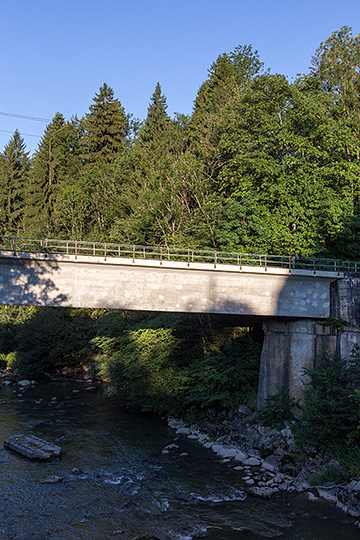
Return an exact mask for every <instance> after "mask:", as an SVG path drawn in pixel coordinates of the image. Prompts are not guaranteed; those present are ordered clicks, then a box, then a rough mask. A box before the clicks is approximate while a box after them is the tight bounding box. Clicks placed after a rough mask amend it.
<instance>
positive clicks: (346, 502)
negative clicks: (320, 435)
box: [164, 406, 360, 528]
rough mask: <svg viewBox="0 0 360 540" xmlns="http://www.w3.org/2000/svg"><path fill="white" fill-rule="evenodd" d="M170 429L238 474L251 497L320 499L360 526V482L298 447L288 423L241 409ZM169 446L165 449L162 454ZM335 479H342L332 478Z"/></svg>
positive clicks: (327, 460) (325, 458) (323, 457)
mask: <svg viewBox="0 0 360 540" xmlns="http://www.w3.org/2000/svg"><path fill="white" fill-rule="evenodd" d="M168 425H169V427H171V428H172V429H174V430H175V433H176V435H182V436H185V437H187V438H188V439H190V440H193V441H195V442H197V443H199V444H201V445H202V446H204V447H205V448H208V449H210V450H212V452H214V453H215V454H216V455H217V456H218V457H219V458H220V460H221V462H222V463H223V465H224V466H227V467H230V468H232V469H233V470H234V471H237V472H238V474H239V480H241V481H242V482H243V483H244V484H245V486H246V488H247V491H248V492H249V493H251V494H253V495H258V496H260V497H263V498H271V497H272V496H273V495H275V494H276V493H279V492H285V493H305V494H306V495H307V497H308V499H309V500H311V501H316V500H318V499H324V500H326V501H328V502H331V503H333V504H335V505H336V506H337V507H338V508H339V509H341V510H342V511H344V512H346V513H347V514H348V515H349V516H351V517H352V518H354V525H355V526H357V527H359V528H360V479H359V480H352V481H347V480H344V479H343V478H342V467H341V465H340V463H339V462H338V461H336V460H334V459H331V458H329V457H328V456H326V455H321V454H319V453H318V452H317V451H316V449H315V448H313V447H311V446H310V445H307V446H306V445H305V446H302V447H301V448H299V447H298V446H297V444H296V442H295V438H294V435H293V433H292V431H291V425H289V424H288V425H287V427H285V428H284V429H282V430H278V429H274V428H270V427H267V426H264V425H261V424H259V423H258V422H256V420H255V416H254V413H253V412H252V411H251V410H250V409H248V408H247V407H244V406H240V407H239V412H238V414H231V415H228V416H225V417H224V418H223V419H222V420H221V421H216V422H213V423H203V424H199V425H188V424H186V423H185V422H183V421H182V420H179V419H175V418H169V419H168ZM175 446H176V445H175ZM173 448H174V447H173V445H169V446H168V447H167V448H165V449H164V452H171V451H173ZM333 476H336V477H339V478H341V480H340V481H339V480H337V481H336V480H333V479H332V477H333Z"/></svg>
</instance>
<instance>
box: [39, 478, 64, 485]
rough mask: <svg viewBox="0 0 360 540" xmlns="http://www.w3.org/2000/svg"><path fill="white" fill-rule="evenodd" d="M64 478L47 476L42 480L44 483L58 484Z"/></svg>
mask: <svg viewBox="0 0 360 540" xmlns="http://www.w3.org/2000/svg"><path fill="white" fill-rule="evenodd" d="M62 481H63V478H62V477H61V476H49V477H48V478H45V480H42V481H41V483H42V484H58V483H59V482H62Z"/></svg>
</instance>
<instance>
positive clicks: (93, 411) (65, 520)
mask: <svg viewBox="0 0 360 540" xmlns="http://www.w3.org/2000/svg"><path fill="white" fill-rule="evenodd" d="M84 388H85V387H84V386H82V385H77V386H76V384H75V383H71V384H70V383H68V384H62V385H59V384H50V385H46V386H37V387H35V388H32V389H30V390H29V391H27V392H26V393H24V394H23V395H18V394H17V393H14V390H13V388H12V387H10V388H6V389H4V388H3V389H1V390H0V444H1V445H2V443H3V440H4V439H5V438H6V437H8V436H10V435H13V434H15V433H26V434H30V433H32V434H34V435H36V436H39V437H43V438H46V439H48V440H50V441H52V442H54V441H55V440H57V439H61V443H60V444H61V446H62V448H63V454H62V457H61V459H59V460H55V461H50V462H46V463H41V462H32V461H29V460H26V459H24V458H21V457H20V456H17V455H15V454H13V453H10V452H8V451H6V450H4V449H2V450H1V451H0V471H1V473H0V493H1V497H0V540H21V539H22V540H33V539H34V540H75V539H76V540H100V539H101V540H104V539H109V540H110V539H120V540H132V539H134V538H136V537H137V536H138V535H141V534H152V535H154V536H156V537H158V538H160V539H161V540H170V539H171V540H176V539H186V538H189V539H190V538H195V537H197V536H196V535H199V536H198V537H200V536H202V535H205V537H206V538H208V539H211V540H260V539H262V538H273V537H281V538H283V539H284V540H329V539H330V540H332V539H334V540H335V539H340V538H341V540H355V539H358V538H359V537H360V533H359V529H357V528H356V527H354V526H353V525H352V523H353V521H354V519H349V518H348V517H346V516H345V515H344V514H343V513H342V512H340V511H338V510H337V509H336V508H335V507H334V506H332V505H329V504H326V503H310V502H309V501H307V500H306V498H305V497H303V496H285V495H284V496H278V497H276V498H274V499H273V500H271V501H270V500H263V499H260V498H258V497H253V496H251V495H247V494H246V491H245V488H244V486H243V485H242V483H241V477H240V476H239V473H236V472H235V471H233V470H231V469H229V468H227V467H226V465H223V464H220V463H219V461H218V460H217V459H216V457H214V455H213V454H212V453H211V452H210V451H208V450H205V449H203V448H202V447H200V446H199V445H197V444H195V443H191V442H189V441H187V440H186V439H182V438H179V439H177V440H176V441H175V442H176V444H178V445H179V448H178V449H173V450H171V451H170V453H169V454H162V449H163V448H164V447H165V446H166V445H168V444H169V443H172V442H174V438H175V434H174V432H173V431H172V430H171V429H169V428H168V427H167V425H166V424H165V422H162V421H161V420H157V419H154V418H152V417H150V416H144V415H136V414H130V413H128V412H126V411H124V410H123V409H121V408H120V407H119V406H118V405H117V404H116V403H115V402H111V401H105V402H103V401H102V397H101V393H100V391H98V392H92V391H85V390H84ZM74 389H79V390H80V392H79V393H76V394H75V393H73V390H74ZM54 396H55V397H57V402H55V403H52V404H51V403H50V401H51V399H52V398H53V397H54ZM41 398H42V399H43V401H41ZM39 400H40V401H41V402H39ZM1 401H6V403H2V404H1ZM182 453H186V454H187V455H183V456H181V455H180V454H182ZM74 467H76V468H78V469H80V470H81V473H80V474H75V473H73V472H72V469H73V468H74ZM52 475H57V476H60V477H62V478H63V481H62V482H60V483H56V484H48V483H42V482H43V481H44V480H46V479H47V478H48V477H49V476H52Z"/></svg>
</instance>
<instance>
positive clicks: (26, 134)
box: [0, 129, 42, 139]
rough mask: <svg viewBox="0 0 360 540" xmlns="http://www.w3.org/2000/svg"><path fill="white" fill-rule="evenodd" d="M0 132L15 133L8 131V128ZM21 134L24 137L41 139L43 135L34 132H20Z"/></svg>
mask: <svg viewBox="0 0 360 540" xmlns="http://www.w3.org/2000/svg"><path fill="white" fill-rule="evenodd" d="M0 132H1V133H12V134H14V132H13V131H8V130H7V129H0ZM19 133H20V132H19ZM20 135H21V136H24V137H37V138H38V139H40V138H41V137H42V135H33V134H32V133H20Z"/></svg>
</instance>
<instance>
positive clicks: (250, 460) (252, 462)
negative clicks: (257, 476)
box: [244, 457, 261, 467]
mask: <svg viewBox="0 0 360 540" xmlns="http://www.w3.org/2000/svg"><path fill="white" fill-rule="evenodd" d="M244 465H250V467H257V466H259V465H261V460H260V459H259V458H256V457H250V458H248V459H247V460H246V461H244Z"/></svg>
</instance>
